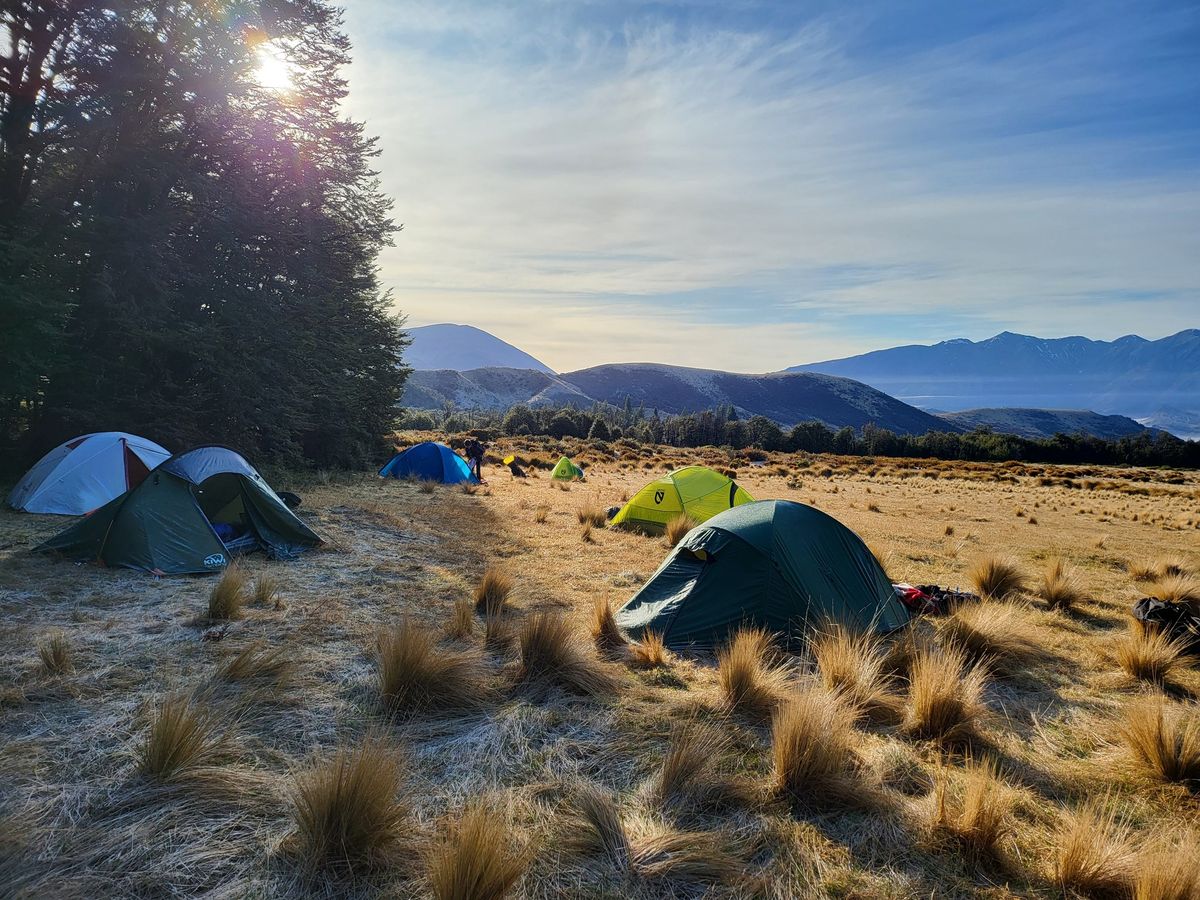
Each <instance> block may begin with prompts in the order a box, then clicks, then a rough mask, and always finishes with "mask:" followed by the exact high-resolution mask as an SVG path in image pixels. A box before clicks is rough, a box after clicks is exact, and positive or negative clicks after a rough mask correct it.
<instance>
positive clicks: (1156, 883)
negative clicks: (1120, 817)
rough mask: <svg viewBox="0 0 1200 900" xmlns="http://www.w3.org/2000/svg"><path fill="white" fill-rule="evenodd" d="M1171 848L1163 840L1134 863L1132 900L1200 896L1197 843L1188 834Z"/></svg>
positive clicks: (1199, 847) (1199, 849) (1199, 844)
mask: <svg viewBox="0 0 1200 900" xmlns="http://www.w3.org/2000/svg"><path fill="white" fill-rule="evenodd" d="M1175 843H1176V844H1177V845H1178V846H1170V845H1169V844H1168V843H1167V842H1165V841H1163V842H1160V843H1157V844H1156V845H1155V846H1152V847H1151V848H1150V849H1149V850H1147V851H1146V852H1144V853H1142V854H1140V855H1139V856H1138V858H1137V862H1136V863H1135V869H1134V877H1133V900H1195V898H1196V897H1200V841H1197V839H1196V835H1195V834H1189V835H1187V836H1185V837H1183V838H1182V839H1180V840H1178V841H1176V842H1175Z"/></svg>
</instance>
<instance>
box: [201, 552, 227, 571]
mask: <svg viewBox="0 0 1200 900" xmlns="http://www.w3.org/2000/svg"><path fill="white" fill-rule="evenodd" d="M204 565H206V566H208V567H209V568H210V569H213V568H216V567H217V566H223V565H225V554H224V553H214V554H213V555H212V556H206V557H204Z"/></svg>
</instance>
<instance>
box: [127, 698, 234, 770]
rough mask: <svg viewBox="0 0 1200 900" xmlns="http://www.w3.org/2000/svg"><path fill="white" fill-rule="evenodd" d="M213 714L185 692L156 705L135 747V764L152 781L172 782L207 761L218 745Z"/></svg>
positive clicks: (218, 738) (218, 740) (218, 739)
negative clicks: (148, 724) (143, 733)
mask: <svg viewBox="0 0 1200 900" xmlns="http://www.w3.org/2000/svg"><path fill="white" fill-rule="evenodd" d="M216 726H217V721H216V717H215V716H214V715H213V714H212V713H211V712H209V711H208V710H206V709H203V708H201V707H200V706H199V705H198V704H197V703H196V702H195V700H194V699H193V698H192V697H190V696H188V695H187V694H171V695H169V696H168V697H167V698H166V699H164V700H163V701H162V703H161V704H159V706H158V708H157V709H155V710H154V712H153V713H152V715H151V719H150V727H149V729H148V730H147V731H146V736H145V737H144V738H143V739H142V743H141V746H139V747H138V754H137V767H138V771H139V772H141V773H142V774H143V775H145V776H146V777H148V778H151V779H153V780H155V781H161V782H165V781H171V780H173V779H175V778H177V777H179V776H180V775H182V774H184V773H185V772H186V771H187V770H188V769H192V768H195V767H196V766H200V765H203V764H204V763H207V762H209V761H210V760H211V759H212V757H213V756H214V755H215V754H216V752H217V750H218V749H219V747H220V743H221V742H220V737H219V736H218V735H217V728H216Z"/></svg>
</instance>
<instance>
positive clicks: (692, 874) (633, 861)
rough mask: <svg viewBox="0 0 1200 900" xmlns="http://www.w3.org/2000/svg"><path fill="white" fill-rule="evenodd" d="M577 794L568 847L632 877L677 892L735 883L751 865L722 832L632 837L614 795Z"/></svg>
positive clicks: (585, 790) (586, 789)
mask: <svg viewBox="0 0 1200 900" xmlns="http://www.w3.org/2000/svg"><path fill="white" fill-rule="evenodd" d="M575 795H576V796H575V799H574V803H573V807H574V809H573V813H574V815H573V816H572V817H571V818H570V819H568V820H567V822H566V834H565V836H564V844H565V846H566V847H567V848H568V849H569V850H570V851H572V852H574V853H578V854H583V855H589V856H602V857H604V858H606V859H607V860H608V861H609V862H610V863H611V864H612V865H613V866H614V867H615V868H617V870H618V871H620V872H623V873H625V874H626V875H627V876H628V877H631V878H634V879H638V880H644V881H649V882H654V883H657V884H661V885H662V886H663V887H664V888H666V889H667V890H668V891H670V892H671V893H672V894H673V893H675V890H677V889H679V888H683V887H685V886H700V885H720V884H725V883H728V882H731V881H734V880H735V879H737V878H739V876H740V875H741V873H742V871H743V869H744V868H745V862H744V861H743V860H741V859H739V858H738V857H736V856H734V855H733V854H731V853H730V852H728V850H727V849H726V846H725V841H724V840H722V839H721V838H720V837H719V836H717V835H714V834H712V833H709V832H703V831H666V830H661V831H658V832H657V833H650V834H646V835H642V836H639V837H637V838H631V837H630V835H629V833H628V831H627V829H626V827H625V823H624V822H623V821H622V817H621V813H620V810H619V809H618V808H617V805H616V802H615V801H614V800H613V798H612V796H611V795H610V794H608V793H607V792H605V791H602V790H601V789H599V788H597V787H595V786H593V785H590V784H584V785H579V786H578V787H577V788H576V791H575Z"/></svg>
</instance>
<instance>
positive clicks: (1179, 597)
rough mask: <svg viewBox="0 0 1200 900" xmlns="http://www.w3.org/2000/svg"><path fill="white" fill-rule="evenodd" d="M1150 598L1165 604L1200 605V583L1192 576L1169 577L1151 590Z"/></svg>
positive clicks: (1156, 583) (1159, 581) (1163, 578)
mask: <svg viewBox="0 0 1200 900" xmlns="http://www.w3.org/2000/svg"><path fill="white" fill-rule="evenodd" d="M1150 596H1151V597H1154V598H1156V599H1158V600H1162V601H1163V602H1164V603H1190V604H1192V605H1197V604H1200V581H1198V580H1197V579H1195V578H1193V577H1191V576H1190V575H1167V576H1164V577H1162V578H1160V579H1159V580H1158V581H1156V582H1155V583H1154V584H1153V585H1152V586H1151V588H1150Z"/></svg>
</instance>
